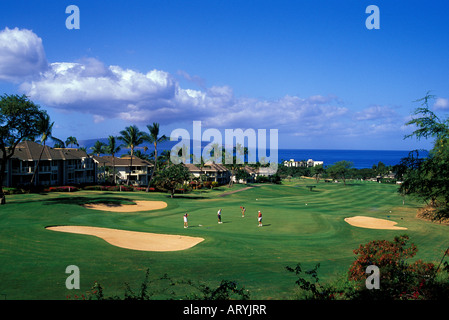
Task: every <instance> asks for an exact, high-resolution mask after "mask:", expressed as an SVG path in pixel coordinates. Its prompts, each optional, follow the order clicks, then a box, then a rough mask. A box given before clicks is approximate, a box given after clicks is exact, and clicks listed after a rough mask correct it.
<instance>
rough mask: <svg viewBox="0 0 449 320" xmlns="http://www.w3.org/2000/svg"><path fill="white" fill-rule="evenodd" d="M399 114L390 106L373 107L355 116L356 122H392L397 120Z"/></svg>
mask: <svg viewBox="0 0 449 320" xmlns="http://www.w3.org/2000/svg"><path fill="white" fill-rule="evenodd" d="M397 117H398V114H397V113H396V111H395V110H393V109H392V108H390V107H388V106H371V107H368V108H366V109H364V110H362V111H360V112H356V113H355V114H354V116H353V119H354V120H357V121H364V120H386V121H391V120H393V119H396V118H397Z"/></svg>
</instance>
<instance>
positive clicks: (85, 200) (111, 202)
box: [42, 196, 136, 207]
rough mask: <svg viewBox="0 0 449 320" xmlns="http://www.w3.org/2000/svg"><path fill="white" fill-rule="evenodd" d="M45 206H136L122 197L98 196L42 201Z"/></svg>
mask: <svg viewBox="0 0 449 320" xmlns="http://www.w3.org/2000/svg"><path fill="white" fill-rule="evenodd" d="M42 201H43V202H44V204H45V205H53V204H73V205H80V206H81V205H84V204H105V205H108V206H111V207H117V206H120V205H123V204H126V205H133V204H136V203H135V202H134V201H133V200H132V199H129V198H122V197H103V196H98V197H95V198H92V197H76V196H73V197H58V198H54V199H44V200H42Z"/></svg>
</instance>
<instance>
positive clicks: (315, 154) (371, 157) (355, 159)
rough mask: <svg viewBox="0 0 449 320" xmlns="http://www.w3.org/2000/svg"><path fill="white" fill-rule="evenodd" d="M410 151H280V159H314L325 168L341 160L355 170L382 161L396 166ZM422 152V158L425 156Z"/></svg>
mask: <svg viewBox="0 0 449 320" xmlns="http://www.w3.org/2000/svg"><path fill="white" fill-rule="evenodd" d="M409 152H410V151H404V150H402V151H399V150H398V151H396V150H320V149H279V150H278V159H279V162H280V163H282V162H283V161H284V160H287V161H288V160H290V159H294V160H295V161H301V160H308V159H312V160H315V161H323V162H324V167H326V166H329V165H332V164H334V163H335V162H338V161H341V160H347V161H351V162H352V163H353V164H354V168H357V169H363V168H372V166H373V165H374V164H376V165H377V164H378V163H379V161H381V162H382V163H383V164H385V165H387V166H389V165H391V166H394V165H396V164H399V162H400V161H401V159H402V158H405V157H407V156H408V154H409ZM425 155H426V154H425V153H422V154H421V152H420V157H423V156H425Z"/></svg>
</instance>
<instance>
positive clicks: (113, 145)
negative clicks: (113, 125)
mask: <svg viewBox="0 0 449 320" xmlns="http://www.w3.org/2000/svg"><path fill="white" fill-rule="evenodd" d="M120 149H121V148H120V146H119V145H117V142H116V139H115V137H114V136H109V137H108V144H107V145H106V146H105V151H106V153H109V154H110V155H111V156H112V173H113V175H114V184H117V175H116V173H115V154H116V153H117V152H119V151H120Z"/></svg>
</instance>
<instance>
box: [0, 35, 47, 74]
mask: <svg viewBox="0 0 449 320" xmlns="http://www.w3.org/2000/svg"><path fill="white" fill-rule="evenodd" d="M47 67H48V63H47V59H46V57H45V50H44V47H43V45H42V39H41V38H39V37H38V36H37V35H36V34H35V33H34V32H32V31H31V30H26V29H18V28H14V29H9V28H5V29H4V30H2V31H0V80H6V81H12V82H19V81H23V80H25V79H29V78H31V77H35V76H37V75H39V74H40V73H41V72H43V71H45V70H46V69H47Z"/></svg>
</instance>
